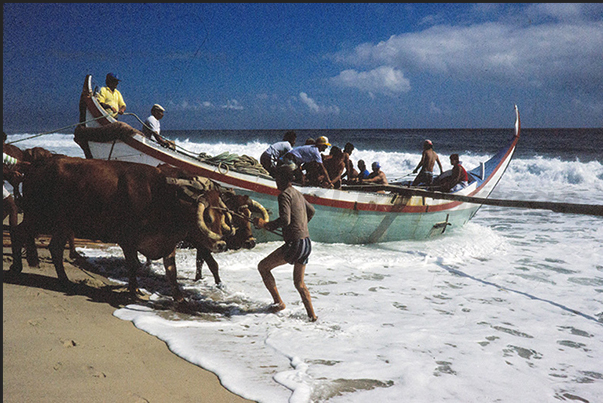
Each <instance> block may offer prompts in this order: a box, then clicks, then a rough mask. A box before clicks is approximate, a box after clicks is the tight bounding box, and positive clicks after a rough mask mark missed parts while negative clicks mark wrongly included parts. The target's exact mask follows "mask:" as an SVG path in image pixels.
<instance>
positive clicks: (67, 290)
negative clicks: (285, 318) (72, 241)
mask: <svg viewBox="0 0 603 403" xmlns="http://www.w3.org/2000/svg"><path fill="white" fill-rule="evenodd" d="M65 254H67V252H65ZM24 260H25V259H24ZM40 261H41V263H42V264H43V267H44V269H42V270H41V272H40V273H35V272H34V273H32V272H31V268H30V270H27V269H26V270H24V271H23V272H22V273H19V274H13V273H11V272H10V271H9V270H8V267H10V264H12V256H11V254H10V253H9V252H7V251H6V249H5V251H4V267H5V268H6V269H5V270H3V275H2V280H3V282H4V283H7V284H14V285H22V286H26V287H32V288H39V289H44V290H47V291H53V292H58V293H63V294H64V295H67V296H71V295H73V296H75V295H80V296H84V297H87V299H88V301H90V302H97V303H105V304H108V305H110V306H111V307H113V308H115V309H120V308H124V307H126V306H127V305H131V304H136V305H141V306H145V307H148V308H151V309H153V310H157V311H164V312H166V313H169V312H172V313H179V314H184V315H187V316H200V317H207V316H208V315H209V316H211V315H216V314H217V315H220V316H223V317H232V316H237V315H246V314H257V313H269V312H270V310H269V308H270V307H269V305H268V306H267V305H265V304H262V305H261V306H260V305H258V304H255V303H253V302H250V301H238V303H236V302H235V303H233V302H232V301H231V302H226V301H221V300H219V299H218V300H216V299H214V298H211V297H210V296H209V295H208V296H204V295H192V294H191V295H186V294H187V293H186V291H185V290H183V292H184V293H185V298H186V301H185V302H182V303H177V302H175V301H174V299H173V298H172V295H171V290H170V287H169V284H168V281H167V279H166V278H165V276H164V275H161V274H155V273H151V272H149V271H148V269H146V270H145V266H144V264H143V265H141V267H140V268H139V273H138V286H139V288H140V289H144V290H145V291H146V292H148V293H150V294H152V295H155V297H154V298H153V299H152V300H151V299H150V295H147V294H143V293H139V294H137V295H133V294H131V293H130V292H129V291H128V287H127V282H128V270H127V268H126V265H125V260H124V259H123V258H122V257H85V256H82V255H78V256H76V257H74V258H73V259H71V258H69V259H65V260H64V261H65V266H66V270H67V266H71V269H70V270H67V271H68V276H69V280H70V282H69V284H64V283H61V282H60V281H59V280H58V278H57V276H56V272H55V269H54V265H53V264H52V262H51V260H50V258H49V257H48V256H40ZM24 267H25V268H27V267H28V266H27V264H26V263H25V262H24ZM74 269H75V270H74ZM78 269H79V271H78ZM109 278H111V279H116V280H117V281H118V282H120V283H115V282H113V281H112V280H109ZM121 282H123V283H121Z"/></svg>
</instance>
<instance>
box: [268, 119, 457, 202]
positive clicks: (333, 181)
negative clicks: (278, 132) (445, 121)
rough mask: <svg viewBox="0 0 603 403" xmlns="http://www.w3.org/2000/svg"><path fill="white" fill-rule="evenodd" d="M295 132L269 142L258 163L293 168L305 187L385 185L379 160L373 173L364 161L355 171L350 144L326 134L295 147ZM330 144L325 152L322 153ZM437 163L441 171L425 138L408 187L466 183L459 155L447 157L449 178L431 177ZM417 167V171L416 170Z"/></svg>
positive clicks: (272, 172)
mask: <svg viewBox="0 0 603 403" xmlns="http://www.w3.org/2000/svg"><path fill="white" fill-rule="evenodd" d="M296 140H297V134H296V133H295V132H294V131H292V130H290V131H287V132H286V133H285V135H284V136H283V140H282V141H279V142H276V143H274V144H272V145H270V146H269V147H268V148H267V149H266V150H265V151H264V152H263V153H262V155H261V156H260V163H261V164H262V166H263V167H264V169H266V171H268V173H270V175H271V176H272V177H275V172H276V169H277V168H278V167H279V166H281V165H283V164H291V165H294V166H295V167H296V170H295V176H294V182H295V183H298V184H301V185H304V186H319V187H325V188H335V189H339V188H341V186H342V185H346V184H347V185H350V184H352V185H354V184H370V185H388V181H387V176H386V175H385V172H383V171H382V170H381V164H379V162H378V161H375V162H373V163H372V165H371V168H372V172H371V173H369V171H368V170H367V169H366V164H365V162H364V161H363V160H359V161H358V170H356V169H355V168H354V164H353V162H352V160H351V158H350V156H351V155H352V152H353V151H354V145H353V144H352V143H349V142H348V143H346V145H345V146H344V148H343V150H341V149H340V148H339V147H337V146H333V145H331V144H330V143H329V140H328V138H327V137H325V136H320V137H318V138H317V139H316V140H314V139H312V138H310V139H308V140H306V143H305V144H304V145H303V146H299V147H295V143H296ZM327 147H331V150H330V152H329V154H328V155H325V154H323V153H324V151H326V149H327ZM436 163H437V165H438V167H439V169H440V174H442V173H443V172H444V170H443V168H442V163H441V162H440V159H439V157H438V155H437V153H436V152H435V151H434V150H433V142H432V141H431V140H425V141H424V143H423V153H422V155H421V160H420V161H419V163H418V164H417V167H416V168H415V169H414V171H413V173H414V174H416V173H417V172H419V173H418V175H417V176H416V177H415V179H414V181H413V182H412V185H411V186H426V187H429V188H432V189H439V190H443V191H448V192H454V191H456V190H459V189H461V188H463V187H465V186H467V184H468V179H469V177H468V175H467V171H466V170H465V168H463V166H462V165H461V163H460V160H459V155H458V154H452V155H451V156H450V164H451V165H452V174H451V175H450V176H448V177H445V178H442V179H438V178H435V179H434V167H435V165H436ZM419 170H420V171H419Z"/></svg>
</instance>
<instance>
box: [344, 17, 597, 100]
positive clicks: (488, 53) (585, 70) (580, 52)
mask: <svg viewBox="0 0 603 403" xmlns="http://www.w3.org/2000/svg"><path fill="white" fill-rule="evenodd" d="M543 7H544V6H543ZM534 10H536V9H534ZM534 10H533V12H534ZM538 11H539V12H540V15H541V16H545V11H546V13H548V14H546V16H550V15H552V14H554V15H556V16H557V17H558V18H561V17H559V16H563V19H564V20H566V21H569V20H571V22H550V21H549V22H546V23H541V24H526V25H525V26H518V25H513V24H511V23H503V22H488V23H482V24H474V25H464V26H450V25H436V26H433V27H431V28H428V29H425V30H423V31H419V32H414V33H405V34H401V35H393V36H391V37H390V38H389V39H388V40H386V41H382V42H379V43H377V44H372V43H364V44H361V45H359V46H357V47H356V48H355V49H353V51H351V52H340V53H338V54H336V55H335V60H337V61H339V62H342V63H344V64H348V65H352V66H356V67H358V66H361V67H374V66H380V67H379V68H383V66H388V67H389V68H390V69H391V71H400V72H401V71H405V72H406V73H407V74H408V73H409V72H411V71H414V72H425V71H427V72H430V73H432V74H442V75H444V74H445V75H450V76H452V77H453V78H455V79H461V80H471V81H479V80H482V81H494V82H499V83H513V84H522V85H525V84H530V85H540V86H544V87H550V88H555V87H556V88H565V87H568V86H571V87H573V88H574V89H576V88H580V89H582V90H584V91H591V92H592V90H593V89H594V88H597V86H598V87H599V88H600V87H601V85H602V83H603V69H602V68H601V66H602V64H603V52H602V51H601V49H603V22H602V21H600V20H598V21H590V22H589V21H580V22H578V21H575V20H576V19H577V18H578V17H577V16H578V15H580V14H579V13H578V12H577V11H575V9H574V8H572V7H571V6H568V7H565V8H563V7H560V8H553V7H550V8H549V7H546V8H545V10H542V9H540V10H538ZM569 16H573V17H572V18H571V19H570V18H569ZM375 70H378V69H375ZM375 70H373V71H375ZM336 79H337V80H336V81H338V82H339V83H340V84H342V83H345V82H346V80H347V81H348V82H349V83H353V82H356V83H361V82H362V83H363V84H364V86H366V87H368V85H369V84H368V83H369V82H370V79H369V75H368V74H367V75H362V73H356V71H355V70H346V71H344V72H342V74H340V75H339V76H338V77H337V78H336ZM373 79H374V77H373ZM406 81H408V80H406ZM401 85H402V84H401ZM408 85H409V84H408ZM350 86H351V85H350ZM356 87H357V88H360V87H361V85H360V84H357V85H356ZM402 88H403V87H402Z"/></svg>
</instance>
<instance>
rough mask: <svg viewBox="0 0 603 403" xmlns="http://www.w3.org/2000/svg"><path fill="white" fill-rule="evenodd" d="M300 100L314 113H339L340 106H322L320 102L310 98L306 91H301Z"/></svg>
mask: <svg viewBox="0 0 603 403" xmlns="http://www.w3.org/2000/svg"><path fill="white" fill-rule="evenodd" d="M299 100H300V101H301V102H302V103H303V104H304V105H306V106H307V107H308V109H310V111H312V112H314V113H333V114H338V113H339V107H337V106H320V105H318V103H317V102H316V101H315V100H314V99H312V98H310V97H309V96H308V94H306V93H305V92H300V93H299Z"/></svg>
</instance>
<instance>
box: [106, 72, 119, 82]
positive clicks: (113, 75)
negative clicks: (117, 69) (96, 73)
mask: <svg viewBox="0 0 603 403" xmlns="http://www.w3.org/2000/svg"><path fill="white" fill-rule="evenodd" d="M106 79H107V80H117V81H121V80H120V79H119V77H117V75H115V74H113V73H109V74H107V78H106Z"/></svg>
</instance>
